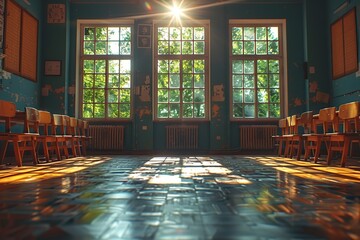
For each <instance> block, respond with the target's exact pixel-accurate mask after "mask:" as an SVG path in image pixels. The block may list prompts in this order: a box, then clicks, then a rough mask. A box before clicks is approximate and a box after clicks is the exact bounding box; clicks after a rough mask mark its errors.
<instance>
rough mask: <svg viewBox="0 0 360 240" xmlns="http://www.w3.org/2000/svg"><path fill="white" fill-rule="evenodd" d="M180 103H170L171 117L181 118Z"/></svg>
mask: <svg viewBox="0 0 360 240" xmlns="http://www.w3.org/2000/svg"><path fill="white" fill-rule="evenodd" d="M179 114H180V104H170V114H169V117H170V118H179V116H180V115H179Z"/></svg>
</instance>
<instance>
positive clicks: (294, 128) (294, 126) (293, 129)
mask: <svg viewBox="0 0 360 240" xmlns="http://www.w3.org/2000/svg"><path fill="white" fill-rule="evenodd" d="M289 119H290V120H288V122H289V121H290V124H289V126H290V133H291V134H297V133H298V124H299V122H298V120H297V116H296V115H292V116H290V117H289Z"/></svg>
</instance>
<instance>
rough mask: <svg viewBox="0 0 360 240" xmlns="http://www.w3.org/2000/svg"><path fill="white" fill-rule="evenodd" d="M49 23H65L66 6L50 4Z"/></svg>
mask: <svg viewBox="0 0 360 240" xmlns="http://www.w3.org/2000/svg"><path fill="white" fill-rule="evenodd" d="M47 22H48V23H65V4H48V12H47Z"/></svg>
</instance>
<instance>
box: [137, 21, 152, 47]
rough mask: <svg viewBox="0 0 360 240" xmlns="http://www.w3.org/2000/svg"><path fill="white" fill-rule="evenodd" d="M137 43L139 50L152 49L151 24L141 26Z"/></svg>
mask: <svg viewBox="0 0 360 240" xmlns="http://www.w3.org/2000/svg"><path fill="white" fill-rule="evenodd" d="M137 42H138V48H151V25H150V24H139V26H138V37H137Z"/></svg>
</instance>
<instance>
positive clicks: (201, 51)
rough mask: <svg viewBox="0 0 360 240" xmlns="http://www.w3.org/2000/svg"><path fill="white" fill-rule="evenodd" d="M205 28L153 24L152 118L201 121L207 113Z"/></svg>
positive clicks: (203, 24) (207, 31) (206, 32)
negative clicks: (153, 87) (153, 99)
mask: <svg viewBox="0 0 360 240" xmlns="http://www.w3.org/2000/svg"><path fill="white" fill-rule="evenodd" d="M208 36H209V25H208V24H207V23H201V24H195V25H194V24H192V25H188V24H186V23H183V25H182V26H168V23H166V24H164V25H162V24H155V43H156V44H155V64H154V65H155V69H154V73H155V85H154V86H155V91H154V98H155V101H154V102H155V107H154V110H155V118H156V119H158V120H165V119H166V120H169V119H177V120H204V119H208V118H209V116H208V115H209V114H208V108H209V107H208V105H209V104H208V102H209V99H208V95H209V94H208V91H209V90H208V89H209V77H208V75H209V73H208V72H209V70H208V69H209V67H208V65H209V44H208Z"/></svg>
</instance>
